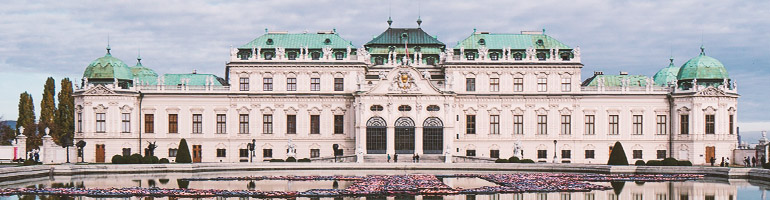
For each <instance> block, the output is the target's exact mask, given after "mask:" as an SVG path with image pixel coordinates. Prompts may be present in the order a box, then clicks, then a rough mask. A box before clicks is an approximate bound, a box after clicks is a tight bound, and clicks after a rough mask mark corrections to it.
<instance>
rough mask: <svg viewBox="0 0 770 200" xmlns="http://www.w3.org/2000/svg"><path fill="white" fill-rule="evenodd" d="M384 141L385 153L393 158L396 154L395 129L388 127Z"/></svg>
mask: <svg viewBox="0 0 770 200" xmlns="http://www.w3.org/2000/svg"><path fill="white" fill-rule="evenodd" d="M386 140H387V144H386V145H387V151H385V152H386V153H387V154H390V155H391V156H393V155H394V154H396V129H395V128H394V127H393V126H388V128H387V134H386Z"/></svg>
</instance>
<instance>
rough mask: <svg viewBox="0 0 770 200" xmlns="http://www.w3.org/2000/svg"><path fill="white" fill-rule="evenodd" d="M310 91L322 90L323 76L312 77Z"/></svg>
mask: <svg viewBox="0 0 770 200" xmlns="http://www.w3.org/2000/svg"><path fill="white" fill-rule="evenodd" d="M310 91H321V78H311V79H310Z"/></svg>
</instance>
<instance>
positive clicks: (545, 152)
mask: <svg viewBox="0 0 770 200" xmlns="http://www.w3.org/2000/svg"><path fill="white" fill-rule="evenodd" d="M537 158H538V159H545V158H548V150H537Z"/></svg>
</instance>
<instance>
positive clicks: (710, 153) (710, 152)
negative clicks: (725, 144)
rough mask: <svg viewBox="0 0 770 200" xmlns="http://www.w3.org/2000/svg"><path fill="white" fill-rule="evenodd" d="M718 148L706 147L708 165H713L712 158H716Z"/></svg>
mask: <svg viewBox="0 0 770 200" xmlns="http://www.w3.org/2000/svg"><path fill="white" fill-rule="evenodd" d="M715 152H716V148H715V147H713V146H710V147H706V163H711V158H714V156H715Z"/></svg>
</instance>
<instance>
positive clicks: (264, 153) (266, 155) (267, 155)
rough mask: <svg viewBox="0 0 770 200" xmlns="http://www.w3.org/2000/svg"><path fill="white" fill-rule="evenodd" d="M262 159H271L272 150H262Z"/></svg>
mask: <svg viewBox="0 0 770 200" xmlns="http://www.w3.org/2000/svg"><path fill="white" fill-rule="evenodd" d="M262 157H264V158H272V157H273V149H262Z"/></svg>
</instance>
